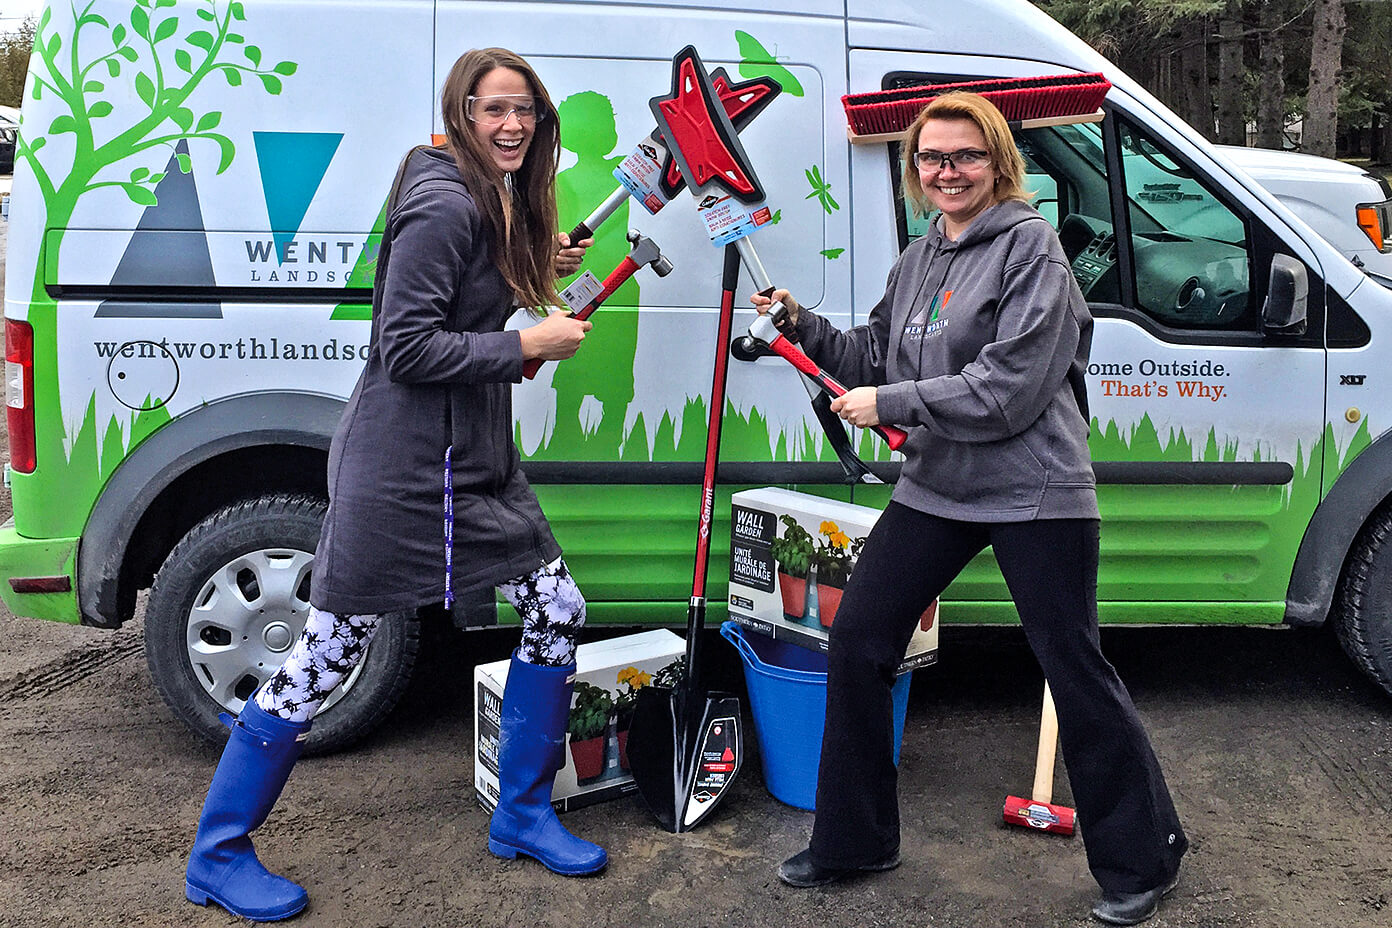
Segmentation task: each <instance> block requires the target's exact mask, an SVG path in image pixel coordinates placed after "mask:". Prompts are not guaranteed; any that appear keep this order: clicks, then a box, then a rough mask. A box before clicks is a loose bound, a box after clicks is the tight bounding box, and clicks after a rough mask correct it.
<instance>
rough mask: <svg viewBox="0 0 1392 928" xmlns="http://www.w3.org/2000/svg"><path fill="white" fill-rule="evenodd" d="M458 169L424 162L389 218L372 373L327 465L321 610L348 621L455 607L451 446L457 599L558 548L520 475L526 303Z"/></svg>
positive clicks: (415, 157)
mask: <svg viewBox="0 0 1392 928" xmlns="http://www.w3.org/2000/svg"><path fill="white" fill-rule="evenodd" d="M488 252H489V249H488V230H487V227H486V226H485V223H484V220H483V217H482V215H481V214H480V213H479V210H478V209H477V207H476V206H475V204H474V200H473V197H472V196H470V194H469V191H468V190H467V189H466V188H465V186H464V184H463V182H462V180H461V179H460V176H459V171H458V169H457V168H456V166H455V163H454V159H453V157H452V156H451V155H450V154H449V153H448V152H445V151H441V150H438V149H420V150H418V151H416V152H414V153H413V154H412V155H411V156H410V158H409V160H408V163H407V165H406V169H405V172H404V174H403V176H402V180H401V186H400V190H399V193H398V196H397V198H396V202H395V205H394V207H393V208H392V209H391V211H390V213H389V215H388V216H387V222H386V228H385V230H384V232H383V235H382V245H381V251H380V253H379V255H378V260H377V279H376V285H375V287H374V289H373V294H372V307H373V313H372V340H371V349H370V351H369V354H368V359H367V366H366V367H365V368H364V369H363V372H362V376H361V377H360V378H359V379H358V384H357V387H356V388H355V389H354V390H353V395H352V396H351V397H350V398H349V400H348V407H347V409H345V410H344V413H343V418H342V420H340V422H339V424H338V430H337V431H336V432H335V433H334V437H333V443H332V445H331V446H330V449H329V475H328V476H329V511H328V515H327V517H326V518H325V520H324V529H323V533H322V535H321V536H320V539H319V548H318V551H317V553H316V558H315V563H314V578H313V584H312V590H311V593H310V601H311V602H312V603H313V605H315V606H316V607H318V608H319V609H323V610H325V611H328V612H332V613H335V614H338V615H356V614H365V613H382V612H393V611H398V610H404V609H411V608H415V607H418V606H423V605H428V604H430V603H436V602H440V601H442V600H443V599H444V594H445V557H444V551H445V515H444V512H445V509H444V488H445V464H444V461H445V449H446V448H447V447H449V446H450V445H451V443H452V444H453V447H454V451H453V454H452V458H453V466H452V476H453V486H454V494H453V501H454V520H453V521H454V558H453V561H454V563H453V587H454V591H455V593H456V594H458V593H461V592H467V591H469V590H477V589H480V588H484V587H492V586H497V585H498V584H499V583H502V582H503V581H506V580H510V579H514V578H517V577H521V576H525V575H527V574H530V573H532V572H533V571H535V570H536V569H537V568H539V567H541V566H543V565H544V564H547V563H549V562H551V561H553V560H555V559H556V558H557V557H559V556H560V553H561V550H560V546H559V545H558V544H557V543H556V540H555V538H554V537H552V534H551V529H550V527H549V526H548V525H547V523H546V518H545V517H544V516H543V515H542V512H541V507H540V506H539V505H538V504H537V500H536V496H535V494H533V492H532V490H531V487H530V486H528V484H527V479H526V477H524V476H523V474H522V471H521V470H520V469H519V463H520V458H519V456H518V453H517V448H516V447H515V446H514V444H513V438H512V436H513V421H512V386H511V385H512V384H513V383H517V382H520V381H521V379H522V342H521V338H520V337H519V335H518V333H517V332H516V331H504V329H503V326H504V324H505V323H506V322H507V319H508V317H509V316H511V315H512V313H513V295H512V292H511V291H510V290H509V289H508V287H507V285H506V283H505V282H504V280H503V276H502V274H501V273H500V272H499V271H498V269H497V267H496V266H494V264H493V262H492V261H491V260H490V259H489V254H488Z"/></svg>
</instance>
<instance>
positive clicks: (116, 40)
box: [18, 0, 298, 300]
mask: <svg viewBox="0 0 1392 928" xmlns="http://www.w3.org/2000/svg"><path fill="white" fill-rule="evenodd" d="M174 4H175V0H136V3H135V6H134V7H132V9H131V13H130V19H129V28H128V27H127V24H126V23H120V22H118V23H116V24H114V25H112V24H111V23H109V22H108V21H107V20H106V19H105V18H104V17H102V16H100V15H98V14H96V13H92V12H89V11H90V10H91V7H92V4H90V3H89V4H88V5H87V6H86V7H84V8H83V10H82V11H80V12H77V13H76V15H77V23H76V25H75V27H74V28H73V30H72V36H71V39H70V41H71V42H72V43H73V47H72V48H71V49H67V48H64V45H63V36H62V35H61V34H60V33H59V31H57V30H52V31H51V30H50V29H49V28H48V27H49V25H50V22H51V18H52V10H51V9H50V8H47V7H46V8H45V9H44V12H43V16H42V17H41V18H40V20H39V25H38V28H37V31H36V32H35V35H34V51H33V57H34V58H35V59H36V61H37V64H31V66H30V76H31V85H32V90H31V95H32V96H33V98H34V99H35V100H42V99H44V97H45V96H46V95H53V96H56V97H57V98H58V99H60V100H61V101H62V103H63V105H64V106H65V107H66V108H67V110H68V112H67V113H66V114H62V115H59V116H58V117H56V118H55V119H53V121H52V122H50V123H49V125H48V127H47V129H45V130H40V132H39V133H37V134H36V133H34V132H31V131H25V132H24V133H22V134H21V137H20V141H19V149H18V156H19V157H22V158H24V159H25V160H26V161H28V163H29V166H30V167H31V168H32V169H33V171H34V177H35V179H36V180H37V182H38V184H39V189H40V190H41V191H42V193H43V200H44V207H45V209H46V211H47V221H46V222H45V223H44V226H45V228H47V229H50V230H52V233H51V236H50V238H49V241H48V243H47V244H48V246H49V249H50V257H49V263H50V266H49V268H48V273H49V275H50V277H53V276H56V267H55V266H56V264H57V261H58V252H57V245H58V243H59V242H60V241H61V238H62V234H63V232H64V231H66V229H67V227H68V222H69V220H70V219H71V218H72V214H73V210H74V209H75V208H76V206H77V203H78V200H80V199H81V198H82V196H83V195H84V194H87V193H90V192H92V191H94V190H99V189H101V188H104V187H117V188H120V189H121V190H122V191H124V192H125V194H126V196H127V197H129V198H130V200H131V202H133V203H136V204H138V205H140V206H154V205H155V204H156V203H157V200H156V197H155V187H156V186H157V185H158V184H159V182H160V181H161V180H163V179H164V174H163V173H162V172H158V171H156V172H152V171H150V169H149V168H148V167H146V166H144V165H141V166H138V167H135V168H134V169H133V170H131V171H130V173H129V174H128V175H127V176H125V177H119V176H114V175H115V174H116V172H111V171H108V169H109V168H112V167H114V166H115V165H117V164H119V163H121V162H123V161H126V160H128V159H130V158H134V157H136V156H138V155H141V154H142V153H145V152H147V151H149V150H151V149H157V148H166V149H168V150H169V151H170V153H171V154H173V155H174V159H175V161H176V162H177V164H178V167H179V170H180V171H182V172H183V173H185V174H187V173H189V172H190V171H191V170H192V169H193V168H192V161H191V159H190V157H189V155H188V154H186V153H184V152H177V153H176V152H175V146H176V145H178V143H179V142H181V141H185V142H190V143H192V142H197V141H202V142H212V143H214V144H215V145H217V147H218V149H219V156H220V158H219V162H218V168H217V173H219V174H221V173H222V172H223V171H225V170H227V168H228V167H229V166H230V165H231V164H232V158H233V156H234V155H235V153H236V148H235V146H234V145H233V144H232V140H231V139H229V138H228V137H227V136H225V135H223V134H221V133H219V132H217V131H215V130H216V129H217V127H218V124H219V123H220V122H221V121H222V113H220V112H218V111H217V110H208V111H206V112H203V113H202V114H199V113H197V112H195V110H194V109H193V108H192V107H191V106H189V103H190V102H192V101H191V100H190V97H192V96H193V93H194V91H195V90H197V89H198V87H199V85H200V84H202V83H203V81H204V80H206V79H207V78H209V77H212V76H213V75H215V74H216V75H220V76H221V77H222V78H223V79H224V80H226V81H227V83H228V84H229V85H231V86H233V87H237V86H240V85H242V83H243V82H244V80H246V79H247V78H256V79H258V80H259V81H260V83H261V85H262V87H263V88H264V89H265V91H266V92H267V93H270V94H279V93H280V91H281V79H282V78H283V77H289V76H290V75H292V74H294V73H295V71H296V69H297V68H298V65H296V64H295V63H294V62H292V61H281V62H278V63H276V64H275V65H273V66H271V67H269V68H263V67H262V66H261V65H262V62H261V58H262V54H261V49H260V48H258V47H257V46H255V45H248V44H246V39H245V37H244V36H242V35H241V34H239V33H238V32H236V31H234V30H235V28H237V27H236V26H235V23H237V22H242V21H244V20H245V19H246V12H245V9H244V7H243V5H242V4H241V3H237V2H234V3H231V4H228V5H227V6H226V7H225V8H223V10H222V11H221V12H219V11H218V6H217V4H216V3H215V2H209V3H208V5H207V6H206V7H203V8H201V9H199V10H197V12H196V14H195V16H196V20H191V19H190V18H189V17H187V16H185V17H184V18H183V19H182V23H183V25H184V28H183V29H182V31H181V28H180V26H181V18H180V17H179V16H176V15H173V14H172V13H164V14H163V15H162V14H161V11H163V10H166V9H167V8H169V7H173V6H174ZM84 33H85V35H84ZM89 48H94V49H95V50H94V51H92V52H91V53H90V54H85V55H84V50H85V49H89ZM236 48H240V50H241V58H243V59H245V60H244V61H238V60H225V56H230V55H231V53H232V51H233V49H236ZM108 49H109V50H108ZM171 59H172V60H171ZM123 70H134V72H135V73H134V77H133V79H132V78H130V77H129V76H127V77H126V78H124V79H122V71H123ZM116 79H122V83H130V84H132V85H133V87H134V89H135V93H136V96H137V97H139V99H140V101H141V104H142V106H140V107H130V108H123V110H122V113H121V115H125V114H126V113H127V112H131V111H133V112H134V114H135V115H136V117H137V118H135V120H134V121H133V122H131V123H129V124H127V125H120V126H117V125H112V124H111V123H114V122H115V120H113V119H112V116H113V114H115V112H116V109H115V107H114V106H113V104H112V102H111V100H110V99H107V96H106V95H107V83H106V82H107V81H108V80H116ZM27 128H28V127H26V129H27ZM65 134H71V135H72V136H73V137H74V138H73V140H72V144H73V155H72V165H71V167H70V169H69V170H68V173H67V175H66V176H59V175H58V173H57V172H56V171H51V170H50V168H52V167H56V166H54V165H47V164H45V163H44V162H43V160H41V159H40V158H39V152H40V151H42V150H43V149H44V148H45V147H46V146H47V144H48V142H49V139H50V138H54V137H57V136H61V135H65ZM44 296H45V295H44V293H43V277H42V275H40V274H36V275H35V277H34V299H35V300H42V299H43V298H44Z"/></svg>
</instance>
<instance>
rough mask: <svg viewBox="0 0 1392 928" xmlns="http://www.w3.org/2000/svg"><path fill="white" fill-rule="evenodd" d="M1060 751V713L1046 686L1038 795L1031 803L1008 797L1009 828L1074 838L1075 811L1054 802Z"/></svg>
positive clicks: (1036, 773)
mask: <svg viewBox="0 0 1392 928" xmlns="http://www.w3.org/2000/svg"><path fill="white" fill-rule="evenodd" d="M1057 748H1058V713H1057V712H1056V711H1055V710H1054V697H1053V694H1051V693H1050V692H1049V683H1048V681H1047V680H1046V681H1045V683H1044V710H1043V712H1042V714H1041V715H1040V718H1039V751H1038V753H1037V754H1036V755H1035V760H1034V792H1033V793H1032V794H1031V796H1030V798H1029V799H1022V798H1021V797H1019V796H1006V797H1005V810H1004V812H1003V815H1004V817H1005V823H1006V824H1007V825H1019V826H1021V827H1024V828H1034V829H1037V830H1039V831H1052V832H1053V833H1054V834H1058V835H1071V834H1073V810H1072V809H1070V808H1069V807H1068V806H1061V805H1057V804H1055V803H1054V802H1052V801H1051V800H1052V799H1053V798H1054V752H1055V750H1056V749H1057Z"/></svg>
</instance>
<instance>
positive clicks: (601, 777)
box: [474, 629, 686, 812]
mask: <svg viewBox="0 0 1392 928" xmlns="http://www.w3.org/2000/svg"><path fill="white" fill-rule="evenodd" d="M685 653H686V642H685V641H684V640H682V638H680V637H679V636H677V635H674V634H672V633H671V632H669V631H667V630H666V629H657V630H655V631H650V632H640V633H638V634H636V635H625V636H623V637H621V638H610V639H608V640H607V641H595V642H589V643H587V644H582V645H580V647H579V648H577V649H576V654H575V665H576V673H575V694H574V696H573V697H572V698H571V709H570V725H569V731H568V732H567V733H566V748H565V766H564V767H562V768H561V770H560V772H559V773H557V774H556V785H555V788H554V789H553V790H552V792H551V803H552V805H554V806H555V807H556V810H557V811H559V812H564V811H566V810H568V809H578V808H580V807H581V806H587V805H590V804H592V803H596V802H603V801H604V800H606V799H614V798H615V797H618V796H623V795H625V794H627V793H631V792H633V791H634V790H635V789H636V788H637V787H635V786H634V785H633V776H632V775H631V774H630V773H629V772H628V755H627V750H626V749H627V745H628V723H629V721H630V720H631V718H632V713H633V705H634V701H635V699H636V697H637V692H638V690H640V689H642V688H643V687H644V686H647V685H649V684H651V683H659V684H666V685H669V686H670V685H671V684H672V683H673V682H675V680H676V675H677V672H678V670H679V669H680V663H681V660H682V658H683V656H684V654H685ZM508 664H509V661H506V660H503V661H495V662H494V663H491V664H480V665H479V666H477V667H475V668H474V691H475V697H476V699H475V704H474V706H475V710H474V792H475V794H476V795H477V796H478V800H479V802H480V803H482V804H483V807H484V808H485V809H487V810H489V811H490V812H491V811H492V810H493V807H494V806H496V805H497V804H498V721H499V718H500V717H501V715H502V709H503V687H504V686H506V684H507V672H508Z"/></svg>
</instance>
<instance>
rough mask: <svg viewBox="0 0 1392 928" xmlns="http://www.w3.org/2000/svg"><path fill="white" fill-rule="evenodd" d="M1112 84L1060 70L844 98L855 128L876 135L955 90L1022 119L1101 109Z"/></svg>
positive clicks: (901, 125) (897, 127) (903, 125)
mask: <svg viewBox="0 0 1392 928" xmlns="http://www.w3.org/2000/svg"><path fill="white" fill-rule="evenodd" d="M1111 86H1112V85H1111V82H1110V81H1108V80H1107V78H1106V77H1105V76H1103V75H1102V74H1057V75H1045V76H1041V77H1016V78H1002V79H999V80H981V81H967V82H964V83H958V84H926V85H923V86H920V87H902V88H897V89H894V90H878V91H872V92H870V93H857V94H847V95H846V96H844V97H842V98H841V103H842V105H843V106H844V107H845V110H846V121H847V122H848V123H849V124H850V127H851V131H853V132H855V133H856V134H857V135H874V134H879V133H885V132H902V131H904V130H905V129H907V128H908V127H909V125H910V124H911V123H912V122H913V121H914V120H915V119H917V118H918V114H919V113H920V112H922V111H923V108H924V107H925V106H927V105H928V104H929V103H930V102H931V101H932V100H934V99H935V98H937V97H940V96H942V95H943V94H945V93H951V92H952V91H968V92H970V93H978V94H980V95H981V96H983V97H985V98H986V99H987V100H990V101H991V102H992V103H993V104H995V105H996V107H997V108H998V109H999V110H1000V111H1001V113H1002V114H1003V115H1004V116H1005V118H1006V119H1007V120H1009V121H1012V122H1018V121H1020V120H1024V119H1045V118H1050V117H1057V116H1080V115H1084V114H1087V113H1092V112H1095V111H1096V110H1097V108H1098V107H1099V106H1101V105H1102V100H1103V99H1104V98H1105V97H1106V96H1107V91H1108V90H1110V89H1111Z"/></svg>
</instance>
